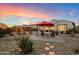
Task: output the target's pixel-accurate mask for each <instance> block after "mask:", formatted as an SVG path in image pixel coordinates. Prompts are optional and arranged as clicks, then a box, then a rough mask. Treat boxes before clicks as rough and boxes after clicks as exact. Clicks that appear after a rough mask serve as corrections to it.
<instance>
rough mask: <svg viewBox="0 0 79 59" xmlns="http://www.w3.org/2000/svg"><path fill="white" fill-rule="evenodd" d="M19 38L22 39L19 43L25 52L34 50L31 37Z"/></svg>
mask: <svg viewBox="0 0 79 59" xmlns="http://www.w3.org/2000/svg"><path fill="white" fill-rule="evenodd" d="M19 39H20V41H19V43H18V45H19V47H20V48H21V50H22V52H23V53H24V54H26V53H29V52H32V50H33V48H32V46H33V43H32V42H31V40H30V39H29V37H21V38H19Z"/></svg>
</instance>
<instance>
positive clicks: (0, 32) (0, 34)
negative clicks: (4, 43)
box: [0, 28, 6, 37]
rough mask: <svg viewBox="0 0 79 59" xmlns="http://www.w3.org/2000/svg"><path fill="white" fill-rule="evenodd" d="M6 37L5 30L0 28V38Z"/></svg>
mask: <svg viewBox="0 0 79 59" xmlns="http://www.w3.org/2000/svg"><path fill="white" fill-rule="evenodd" d="M5 35H6V31H5V29H2V28H0V37H4V36H5Z"/></svg>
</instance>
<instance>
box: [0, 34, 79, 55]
mask: <svg viewBox="0 0 79 59" xmlns="http://www.w3.org/2000/svg"><path fill="white" fill-rule="evenodd" d="M17 37H18V36H7V37H4V38H0V54H1V55H2V54H3V55H12V54H15V53H12V52H11V51H13V50H14V49H15V48H17V47H18V46H17V41H15V39H14V38H17ZM59 37H60V38H61V40H62V41H63V42H55V41H50V40H49V41H47V40H45V41H44V40H38V39H39V38H37V40H36V39H35V40H32V42H33V48H34V51H33V52H32V53H29V54H27V55H78V54H76V53H75V52H74V50H75V49H76V48H79V35H78V34H77V35H75V37H70V35H66V34H60V35H59ZM48 39H49V38H48ZM53 39H54V38H53V37H52V40H53ZM58 40H59V39H58Z"/></svg>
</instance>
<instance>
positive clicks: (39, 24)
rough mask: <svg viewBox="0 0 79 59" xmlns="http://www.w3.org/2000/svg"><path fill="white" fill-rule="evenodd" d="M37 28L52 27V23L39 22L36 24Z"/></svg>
mask: <svg viewBox="0 0 79 59" xmlns="http://www.w3.org/2000/svg"><path fill="white" fill-rule="evenodd" d="M36 25H37V26H54V24H53V23H51V22H47V21H43V22H40V23H38V24H36Z"/></svg>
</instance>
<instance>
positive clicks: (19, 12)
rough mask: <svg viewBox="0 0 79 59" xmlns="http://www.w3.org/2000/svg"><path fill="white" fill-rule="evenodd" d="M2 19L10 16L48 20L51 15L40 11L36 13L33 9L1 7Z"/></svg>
mask: <svg viewBox="0 0 79 59" xmlns="http://www.w3.org/2000/svg"><path fill="white" fill-rule="evenodd" d="M0 15H1V16H0V17H1V19H4V18H6V17H8V16H10V15H16V16H20V17H34V18H48V17H49V15H48V14H46V13H43V12H40V11H35V10H33V9H31V8H24V7H20V6H9V5H0Z"/></svg>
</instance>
